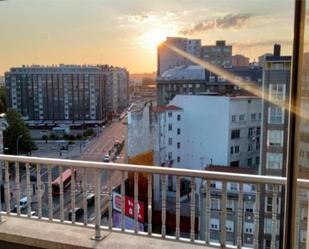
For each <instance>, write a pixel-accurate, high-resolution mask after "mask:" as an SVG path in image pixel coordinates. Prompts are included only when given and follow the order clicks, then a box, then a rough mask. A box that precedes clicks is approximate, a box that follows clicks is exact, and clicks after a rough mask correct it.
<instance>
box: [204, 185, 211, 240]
mask: <svg viewBox="0 0 309 249" xmlns="http://www.w3.org/2000/svg"><path fill="white" fill-rule="evenodd" d="M210 201H211V188H210V180H207V187H206V198H205V211H206V214H205V218H206V219H205V243H206V245H207V246H208V245H209V242H210V231H209V230H210V229H209V226H210V222H209V221H210Z"/></svg>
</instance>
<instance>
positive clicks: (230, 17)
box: [180, 14, 253, 35]
mask: <svg viewBox="0 0 309 249" xmlns="http://www.w3.org/2000/svg"><path fill="white" fill-rule="evenodd" d="M252 17H253V15H251V14H227V15H225V16H222V17H217V18H214V19H207V20H204V21H200V22H198V23H195V24H194V25H193V26H191V27H189V28H186V29H183V30H181V31H180V33H181V34H183V35H193V34H198V33H202V32H205V31H208V30H213V29H223V30H224V29H231V28H241V27H243V26H244V25H246V24H247V22H248V21H249V20H250V19H251V18H252Z"/></svg>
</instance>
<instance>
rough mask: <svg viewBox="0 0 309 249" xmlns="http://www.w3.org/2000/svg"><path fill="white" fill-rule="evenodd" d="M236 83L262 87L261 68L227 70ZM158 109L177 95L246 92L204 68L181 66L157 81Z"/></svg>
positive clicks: (165, 73) (172, 69) (166, 72)
mask: <svg viewBox="0 0 309 249" xmlns="http://www.w3.org/2000/svg"><path fill="white" fill-rule="evenodd" d="M224 70H226V71H227V72H228V73H231V74H233V75H234V77H235V80H237V81H241V82H248V85H251V84H254V85H255V86H260V87H261V86H262V78H263V76H262V75H263V69H262V68H261V67H255V66H252V67H232V68H225V69H224ZM157 93H158V94H157V98H158V100H157V101H158V105H167V104H168V103H169V101H171V100H172V99H173V98H174V97H175V96H176V95H178V94H181V95H198V94H210V93H212V94H218V95H224V94H240V95H241V94H244V93H246V92H245V91H244V90H243V89H240V88H239V87H238V86H235V85H234V84H232V83H231V82H230V81H229V80H228V79H227V78H225V77H224V76H220V75H216V74H214V73H212V72H210V71H208V70H206V69H205V68H203V67H202V66H198V65H191V66H180V67H174V68H171V69H169V70H167V71H165V72H164V73H163V74H162V75H160V76H159V77H158V78H157Z"/></svg>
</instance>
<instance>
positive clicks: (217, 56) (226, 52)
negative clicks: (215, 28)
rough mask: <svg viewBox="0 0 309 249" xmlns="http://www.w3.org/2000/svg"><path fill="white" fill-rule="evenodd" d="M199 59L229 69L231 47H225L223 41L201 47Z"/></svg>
mask: <svg viewBox="0 0 309 249" xmlns="http://www.w3.org/2000/svg"><path fill="white" fill-rule="evenodd" d="M201 58H202V59H203V60H205V61H207V62H209V63H211V64H214V65H218V66H223V67H231V66H232V46H231V45H226V42H225V41H216V44H215V45H205V46H202V54H201Z"/></svg>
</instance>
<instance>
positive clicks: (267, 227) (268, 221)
mask: <svg viewBox="0 0 309 249" xmlns="http://www.w3.org/2000/svg"><path fill="white" fill-rule="evenodd" d="M271 222H272V220H271V219H264V233H267V234H271V233H272V231H271V230H272V223H271Z"/></svg>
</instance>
